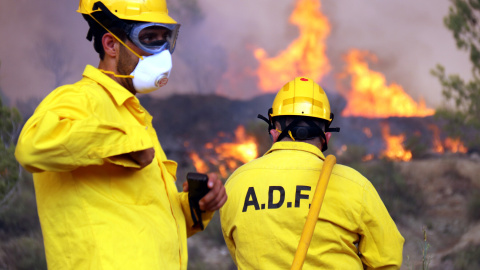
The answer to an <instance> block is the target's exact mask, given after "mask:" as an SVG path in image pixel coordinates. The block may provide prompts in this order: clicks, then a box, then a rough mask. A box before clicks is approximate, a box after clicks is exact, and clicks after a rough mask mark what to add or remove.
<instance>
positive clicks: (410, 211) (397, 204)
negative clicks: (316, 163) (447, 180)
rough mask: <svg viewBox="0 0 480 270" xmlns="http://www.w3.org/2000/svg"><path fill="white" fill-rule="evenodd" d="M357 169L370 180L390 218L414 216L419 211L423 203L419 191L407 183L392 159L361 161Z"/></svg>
mask: <svg viewBox="0 0 480 270" xmlns="http://www.w3.org/2000/svg"><path fill="white" fill-rule="evenodd" d="M358 170H359V171H360V172H362V173H363V175H364V176H365V177H366V178H367V179H369V180H370V181H371V182H372V184H373V186H374V187H375V189H376V190H377V192H378V193H379V195H380V197H381V198H382V200H383V203H384V204H385V207H386V208H387V209H388V211H389V213H390V215H391V216H392V218H394V219H398V218H400V216H402V215H405V214H407V215H414V216H416V215H418V214H419V213H420V212H421V210H422V206H423V205H424V203H423V199H422V198H423V197H422V195H421V191H420V190H419V189H418V188H417V187H416V186H412V185H407V183H406V182H405V179H404V178H403V176H402V175H401V174H400V172H399V170H398V169H396V168H395V163H394V162H393V161H390V160H387V159H382V160H378V161H376V162H370V163H363V164H361V165H359V167H358Z"/></svg>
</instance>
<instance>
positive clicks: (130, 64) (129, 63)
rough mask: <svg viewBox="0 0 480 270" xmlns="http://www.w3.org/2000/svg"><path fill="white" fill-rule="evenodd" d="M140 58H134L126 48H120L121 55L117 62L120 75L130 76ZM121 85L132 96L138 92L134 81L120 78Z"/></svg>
mask: <svg viewBox="0 0 480 270" xmlns="http://www.w3.org/2000/svg"><path fill="white" fill-rule="evenodd" d="M138 61H139V59H138V57H136V56H134V55H133V54H132V53H131V52H130V51H129V50H127V48H125V46H123V45H121V46H120V55H119V57H118V61H117V71H118V73H119V75H130V74H131V73H132V72H133V70H135V67H136V66H137V64H138ZM120 81H121V85H122V86H123V87H125V88H126V89H127V90H128V91H130V92H131V93H132V94H134V95H135V94H136V93H137V91H136V90H135V87H133V81H132V79H131V78H120Z"/></svg>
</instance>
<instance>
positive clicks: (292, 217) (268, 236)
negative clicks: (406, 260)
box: [220, 142, 404, 269]
mask: <svg viewBox="0 0 480 270" xmlns="http://www.w3.org/2000/svg"><path fill="white" fill-rule="evenodd" d="M323 159H324V156H323V154H322V153H321V151H320V150H319V149H318V148H317V147H315V146H313V145H310V144H307V143H302V142H277V143H275V144H274V145H273V147H272V149H270V150H269V151H268V152H267V154H265V155H264V156H263V157H261V158H258V159H256V160H254V161H252V162H250V163H248V164H246V165H244V166H242V167H241V168H239V169H238V170H237V171H235V173H234V174H232V176H231V177H230V178H229V180H228V182H227V184H226V189H227V194H228V201H227V203H226V204H225V205H224V206H223V208H222V209H221V210H220V216H221V222H222V230H223V234H224V237H225V241H226V243H227V246H228V248H229V250H230V253H231V255H232V258H233V260H234V261H235V263H236V264H237V266H238V268H239V269H289V268H290V267H291V264H292V262H293V257H294V254H295V251H296V249H297V246H298V242H299V240H300V236H301V234H302V230H303V226H304V224H305V220H306V217H307V214H308V210H309V207H310V203H311V202H312V198H313V194H314V192H315V188H316V185H317V181H318V178H319V175H320V171H321V169H322V166H323ZM403 243H404V239H403V237H402V236H401V235H400V233H399V232H398V230H397V227H396V225H395V223H394V222H393V220H392V219H391V217H390V215H389V214H388V212H387V210H386V208H385V206H384V204H383V202H382V201H381V199H380V197H379V196H378V194H377V192H376V190H375V188H374V187H373V186H372V185H371V183H370V182H369V181H368V180H367V179H366V178H365V177H363V176H362V175H361V174H360V173H358V172H357V171H355V170H353V169H351V168H348V167H346V166H342V165H335V166H334V169H333V172H332V175H331V178H330V181H329V184H328V187H327V192H326V195H325V198H324V202H323V205H322V208H321V211H320V214H319V218H318V222H317V224H316V227H315V231H314V235H313V238H312V241H311V243H310V247H309V250H308V254H307V257H306V259H305V263H304V267H303V269H364V266H363V265H365V266H366V267H367V269H376V268H382V267H385V268H382V269H398V268H400V265H401V262H402V249H403Z"/></svg>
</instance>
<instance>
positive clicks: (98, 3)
mask: <svg viewBox="0 0 480 270" xmlns="http://www.w3.org/2000/svg"><path fill="white" fill-rule="evenodd" d="M100 4H102V5H103V3H102V2H97V3H95V5H94V7H95V6H97V8H99V9H100V10H101V11H103V12H105V11H104V10H102V9H101V8H100V7H98V5H100ZM92 12H93V10H92ZM88 15H89V16H90V17H92V19H93V20H94V21H96V22H97V23H98V24H99V25H100V26H101V27H103V29H105V30H107V32H109V33H110V34H112V36H113V37H115V39H116V40H117V41H118V42H120V43H121V44H122V45H123V46H125V48H127V49H128V50H129V51H131V52H132V53H133V54H135V55H136V56H137V57H138V58H140V59H141V60H143V57H142V56H141V55H139V54H138V53H136V52H135V51H133V50H132V49H131V48H130V47H128V46H127V44H125V43H124V42H123V41H121V40H120V39H119V38H118V37H117V35H115V34H114V33H112V32H111V31H110V30H108V29H107V27H105V26H103V24H101V23H100V22H99V21H98V20H97V19H95V17H93V15H92V14H91V13H89V14H88Z"/></svg>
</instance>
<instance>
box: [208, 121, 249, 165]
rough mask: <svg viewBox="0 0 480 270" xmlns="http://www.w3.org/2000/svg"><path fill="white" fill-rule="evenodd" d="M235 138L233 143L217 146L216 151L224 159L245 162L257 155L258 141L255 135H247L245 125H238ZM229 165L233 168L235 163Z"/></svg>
mask: <svg viewBox="0 0 480 270" xmlns="http://www.w3.org/2000/svg"><path fill="white" fill-rule="evenodd" d="M235 138H236V140H235V142H233V143H222V144H220V145H218V146H217V147H215V152H216V153H217V154H218V155H219V156H220V157H221V158H223V159H237V160H240V161H241V162H243V163H247V162H249V161H250V160H252V159H254V158H256V157H257V155H258V151H257V143H256V141H255V139H254V138H253V137H250V136H247V134H246V133H245V128H244V127H243V126H238V128H237V129H236V130H235ZM227 164H228V163H227ZM229 167H230V168H232V167H233V165H231V166H229Z"/></svg>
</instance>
